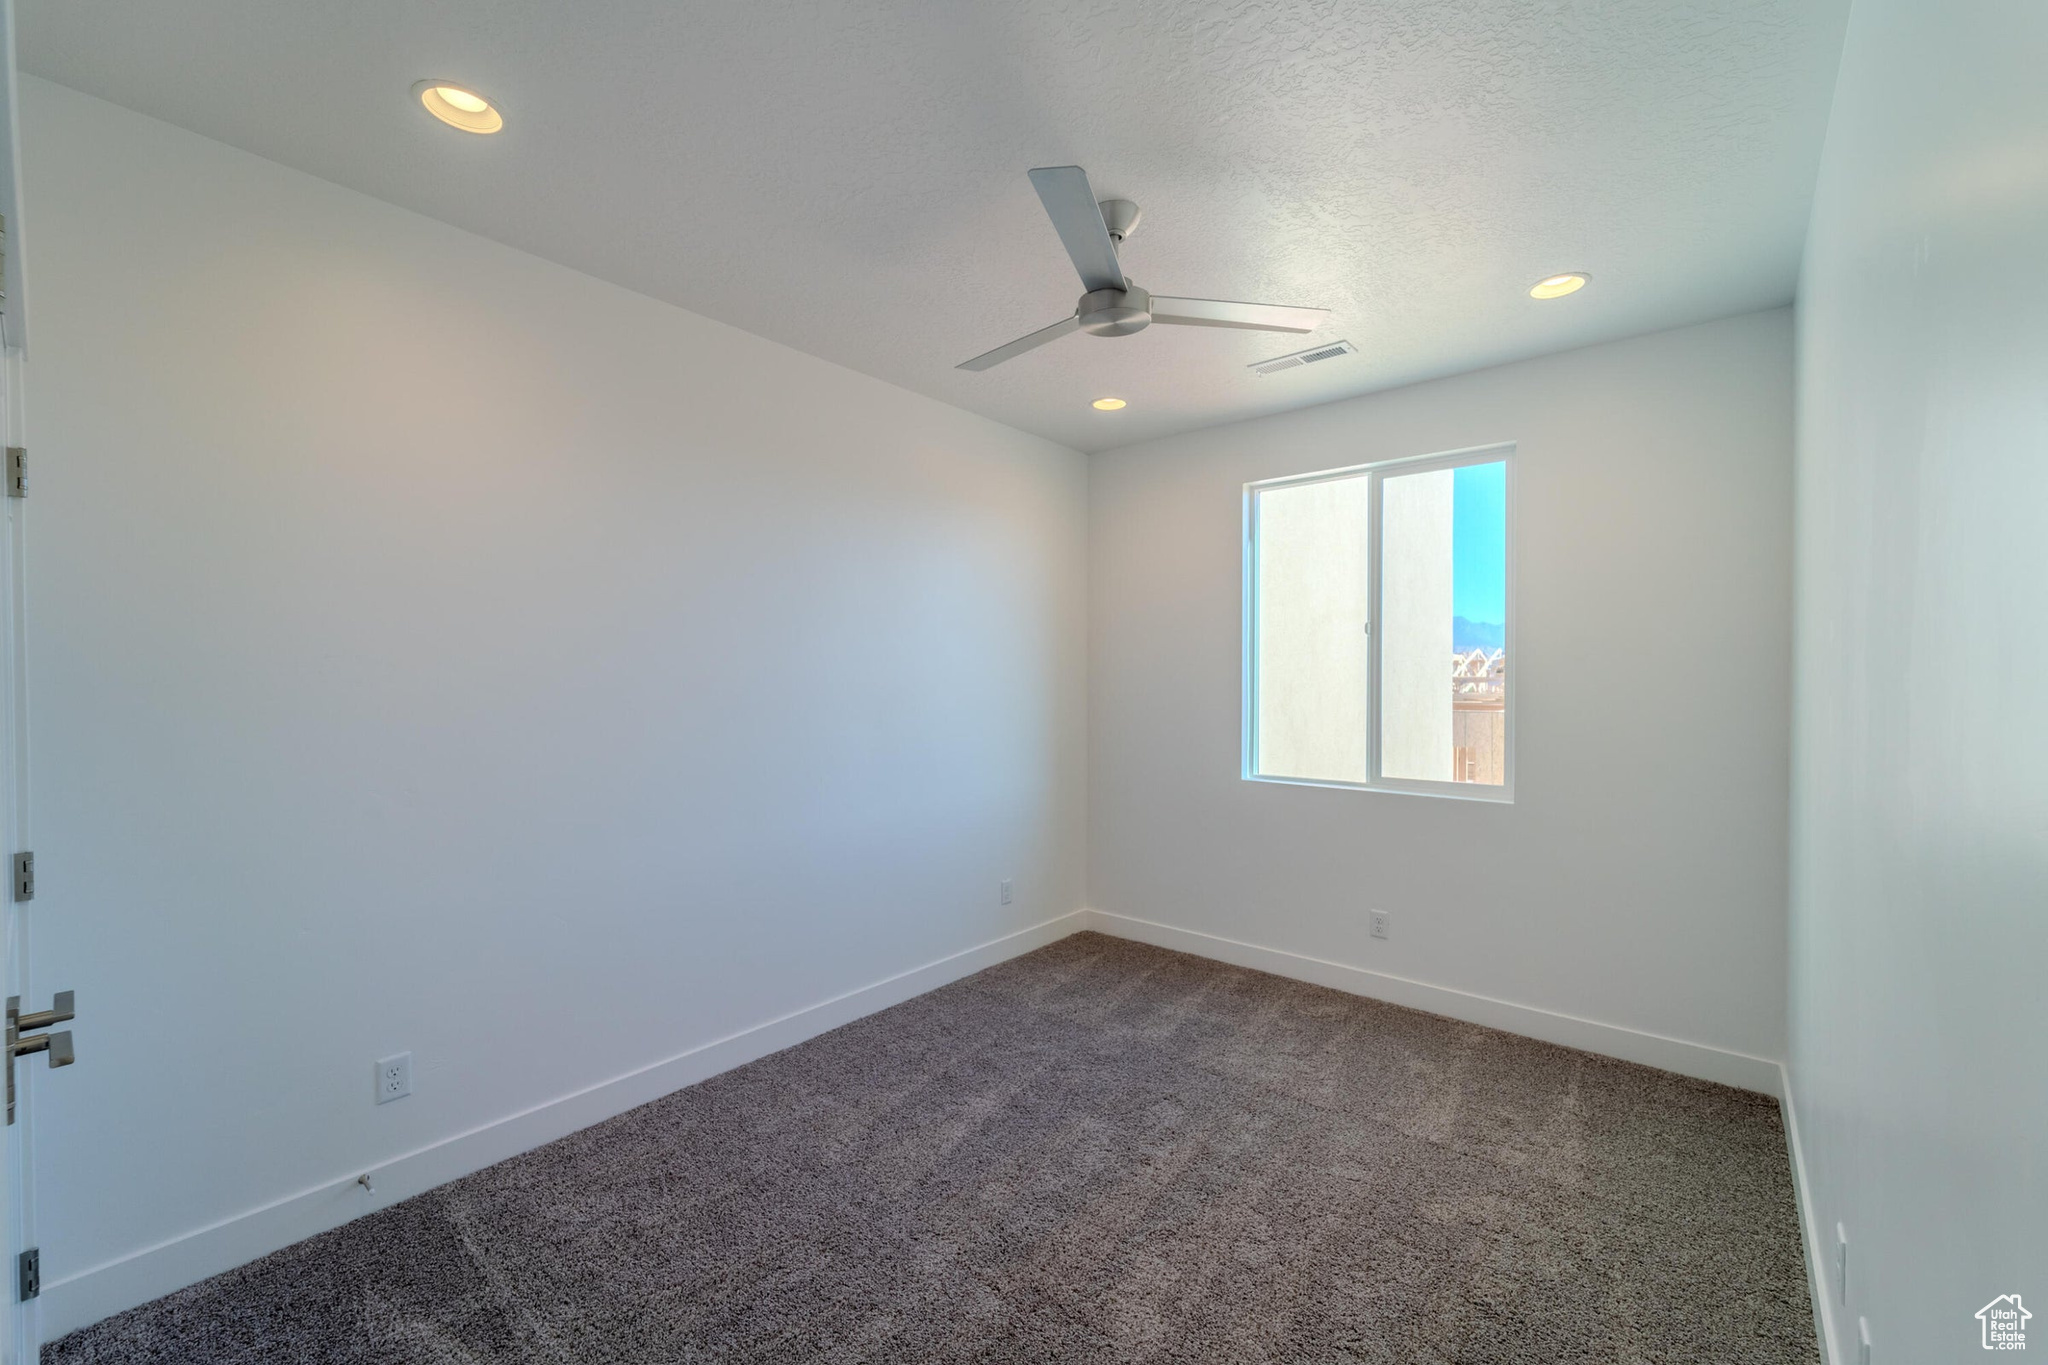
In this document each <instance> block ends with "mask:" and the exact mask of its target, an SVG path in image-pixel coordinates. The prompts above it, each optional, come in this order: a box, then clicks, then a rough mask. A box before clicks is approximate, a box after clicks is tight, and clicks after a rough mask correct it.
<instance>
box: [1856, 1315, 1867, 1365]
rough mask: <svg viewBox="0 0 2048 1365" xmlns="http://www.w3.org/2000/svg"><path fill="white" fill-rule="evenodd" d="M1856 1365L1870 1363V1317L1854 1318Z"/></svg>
mask: <svg viewBox="0 0 2048 1365" xmlns="http://www.w3.org/2000/svg"><path fill="white" fill-rule="evenodd" d="M1856 1365H1870V1319H1868V1318H1858V1319H1856Z"/></svg>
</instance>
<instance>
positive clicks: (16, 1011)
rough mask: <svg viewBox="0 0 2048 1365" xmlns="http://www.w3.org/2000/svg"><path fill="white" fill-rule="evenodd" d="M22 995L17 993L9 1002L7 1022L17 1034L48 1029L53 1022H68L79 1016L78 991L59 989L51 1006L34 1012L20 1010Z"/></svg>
mask: <svg viewBox="0 0 2048 1365" xmlns="http://www.w3.org/2000/svg"><path fill="white" fill-rule="evenodd" d="M20 1005H21V997H20V996H18V995H16V996H12V997H10V998H9V999H8V1002H7V1023H8V1026H9V1027H11V1028H12V1029H13V1030H14V1031H15V1032H16V1033H17V1034H20V1033H33V1032H35V1031H36V1030H37V1029H46V1028H48V1027H50V1025H52V1024H68V1023H70V1022H71V1021H72V1020H73V1019H76V1018H77V1017H78V992H77V991H58V992H57V993H56V995H54V996H52V997H51V998H50V1008H49V1009H46V1010H37V1011H36V1012H35V1013H34V1014H23V1013H21V1012H20Z"/></svg>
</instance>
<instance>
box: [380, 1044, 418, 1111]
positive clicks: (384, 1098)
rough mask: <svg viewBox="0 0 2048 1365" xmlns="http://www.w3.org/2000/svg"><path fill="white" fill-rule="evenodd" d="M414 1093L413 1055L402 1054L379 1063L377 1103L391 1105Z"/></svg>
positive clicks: (408, 1053)
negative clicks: (392, 1102)
mask: <svg viewBox="0 0 2048 1365" xmlns="http://www.w3.org/2000/svg"><path fill="white" fill-rule="evenodd" d="M411 1093H412V1054H411V1053H410V1052H401V1053H399V1054H398V1055H397V1056H396V1057H386V1058H384V1059H383V1060H382V1061H380V1062H378V1063H377V1103H379V1104H389V1103H391V1101H393V1100H402V1099H404V1098H405V1097H406V1096H407V1095H410V1094H411Z"/></svg>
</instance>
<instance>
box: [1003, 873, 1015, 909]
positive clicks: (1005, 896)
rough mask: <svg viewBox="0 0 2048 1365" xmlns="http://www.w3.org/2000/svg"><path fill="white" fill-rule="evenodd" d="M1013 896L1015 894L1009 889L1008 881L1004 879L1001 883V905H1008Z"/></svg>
mask: <svg viewBox="0 0 2048 1365" xmlns="http://www.w3.org/2000/svg"><path fill="white" fill-rule="evenodd" d="M1014 894H1015V893H1014V892H1013V891H1012V890H1011V889H1010V883H1009V881H1008V880H1007V879H1005V880H1004V882H1003V904H1004V905H1008V904H1009V903H1010V901H1011V898H1012V897H1013V896H1014Z"/></svg>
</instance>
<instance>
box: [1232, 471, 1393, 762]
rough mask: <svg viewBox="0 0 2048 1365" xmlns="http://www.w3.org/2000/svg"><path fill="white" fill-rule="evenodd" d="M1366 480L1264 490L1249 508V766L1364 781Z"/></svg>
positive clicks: (1367, 716) (1367, 703)
mask: <svg viewBox="0 0 2048 1365" xmlns="http://www.w3.org/2000/svg"><path fill="white" fill-rule="evenodd" d="M1368 496H1369V484H1368V481H1367V480H1366V479H1365V478H1363V477H1353V478H1342V479H1326V480H1323V481H1322V482H1319V483H1304V484H1293V485H1289V486H1284V487H1279V488H1268V489H1263V490H1261V491H1260V492H1259V493H1258V496H1257V500H1256V501H1255V503H1254V504H1253V511H1254V514H1255V517H1256V521H1255V523H1254V525H1253V546H1254V549H1255V551H1256V560H1255V566H1254V573H1255V578H1254V582H1253V592H1254V599H1253V600H1254V609H1253V610H1254V615H1253V627H1254V630H1255V631H1256V633H1257V640H1256V644H1255V649H1256V652H1255V653H1254V655H1253V661H1252V667H1253V670H1254V674H1253V686H1254V688H1255V694H1256V698H1257V706H1256V710H1255V712H1254V715H1253V732H1252V733H1253V756H1254V757H1253V771H1254V772H1256V773H1257V774H1258V775H1259V776H1261V777H1292V778H1301V779H1305V780H1309V781H1318V782H1361V783H1362V782H1364V781H1365V780H1366V778H1367V760H1366V744H1367V742H1368V726H1369V724H1370V713H1369V710H1368V708H1369V706H1370V704H1371V698H1370V697H1369V696H1368V694H1367V678H1368V671H1369V660H1368V657H1367V649H1368V643H1369V642H1368V639H1367V636H1366V633H1365V625H1366V621H1367V619H1368V601H1369V599H1368V590H1369V589H1368V584H1369V574H1368V566H1369V560H1368V558H1367V553H1368V547H1369V544H1370V541H1369V538H1368V521H1369V517H1368V501H1367V499H1368Z"/></svg>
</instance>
